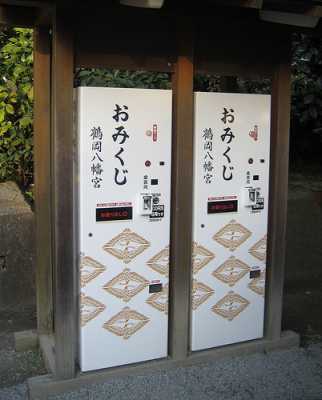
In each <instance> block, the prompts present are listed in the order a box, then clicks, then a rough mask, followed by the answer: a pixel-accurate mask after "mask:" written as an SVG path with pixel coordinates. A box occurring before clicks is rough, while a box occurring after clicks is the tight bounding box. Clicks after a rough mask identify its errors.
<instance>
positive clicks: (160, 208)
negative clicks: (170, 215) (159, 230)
mask: <svg viewBox="0 0 322 400" xmlns="http://www.w3.org/2000/svg"><path fill="white" fill-rule="evenodd" d="M163 217H164V205H163V204H153V206H152V213H151V215H150V218H151V219H153V218H163Z"/></svg>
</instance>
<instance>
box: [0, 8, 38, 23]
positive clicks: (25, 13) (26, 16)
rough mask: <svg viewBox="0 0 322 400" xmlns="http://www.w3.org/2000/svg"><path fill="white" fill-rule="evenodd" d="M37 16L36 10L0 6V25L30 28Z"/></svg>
mask: <svg viewBox="0 0 322 400" xmlns="http://www.w3.org/2000/svg"><path fill="white" fill-rule="evenodd" d="M37 15H38V10H37V9H36V8H32V7H15V6H6V5H2V6H0V25H5V26H14V27H22V28H32V27H33V26H34V25H35V22H36V19H37Z"/></svg>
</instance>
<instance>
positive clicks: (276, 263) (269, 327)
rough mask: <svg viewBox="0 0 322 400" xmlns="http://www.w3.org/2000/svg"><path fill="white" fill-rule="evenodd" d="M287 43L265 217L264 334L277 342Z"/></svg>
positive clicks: (279, 72)
mask: <svg viewBox="0 0 322 400" xmlns="http://www.w3.org/2000/svg"><path fill="white" fill-rule="evenodd" d="M289 44H290V40H289V41H287V46H286V48H285V51H284V52H283V53H284V55H283V60H277V64H276V66H275V71H274V74H273V82H272V109H271V135H272V136H271V161H270V162H271V175H270V199H269V214H268V232H269V234H268V265H267V289H266V293H267V294H266V318H265V334H266V337H267V338H268V339H271V340H277V339H279V338H280V335H281V321H282V304H283V285H284V264H285V248H286V223H287V198H288V167H289V128H290V110H291V72H290V58H289V57H288V55H289V54H290V51H289Z"/></svg>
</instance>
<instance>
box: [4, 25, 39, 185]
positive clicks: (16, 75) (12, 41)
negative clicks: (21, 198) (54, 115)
mask: <svg viewBox="0 0 322 400" xmlns="http://www.w3.org/2000/svg"><path fill="white" fill-rule="evenodd" d="M32 47H33V44H32V30H31V29H17V28H16V29H10V30H4V31H2V32H1V33H0V181H3V180H8V179H13V180H16V181H17V182H18V183H19V184H20V185H22V186H23V187H26V186H28V184H29V183H31V182H32V173H33V139H32V136H33V125H32V124H33V69H32V67H33V53H32Z"/></svg>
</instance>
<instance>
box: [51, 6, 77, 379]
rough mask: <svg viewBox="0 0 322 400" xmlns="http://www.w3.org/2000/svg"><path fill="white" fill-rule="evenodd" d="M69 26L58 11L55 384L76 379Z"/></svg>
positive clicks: (55, 63) (55, 30) (55, 69)
mask: <svg viewBox="0 0 322 400" xmlns="http://www.w3.org/2000/svg"><path fill="white" fill-rule="evenodd" d="M73 48H74V47H73V31H72V20H71V17H70V18H68V16H67V15H65V14H64V13H63V12H62V10H61V9H59V8H58V9H57V10H56V15H55V18H54V26H53V67H52V68H53V78H52V79H53V84H52V88H53V124H54V132H53V158H54V165H53V168H54V187H55V190H54V193H53V210H54V224H55V233H54V249H55V252H54V261H55V271H54V276H55V286H54V290H55V307H54V309H55V346H56V347H55V355H56V360H55V366H56V374H57V377H58V378H59V379H68V378H73V377H74V376H75V360H76V354H77V350H76V347H77V346H76V340H77V335H78V331H77V329H76V319H77V314H78V310H77V306H76V304H77V301H76V300H77V288H76V256H75V240H76V238H75V227H74V222H75V217H74V214H75V208H74V135H73V77H74V51H73Z"/></svg>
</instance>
